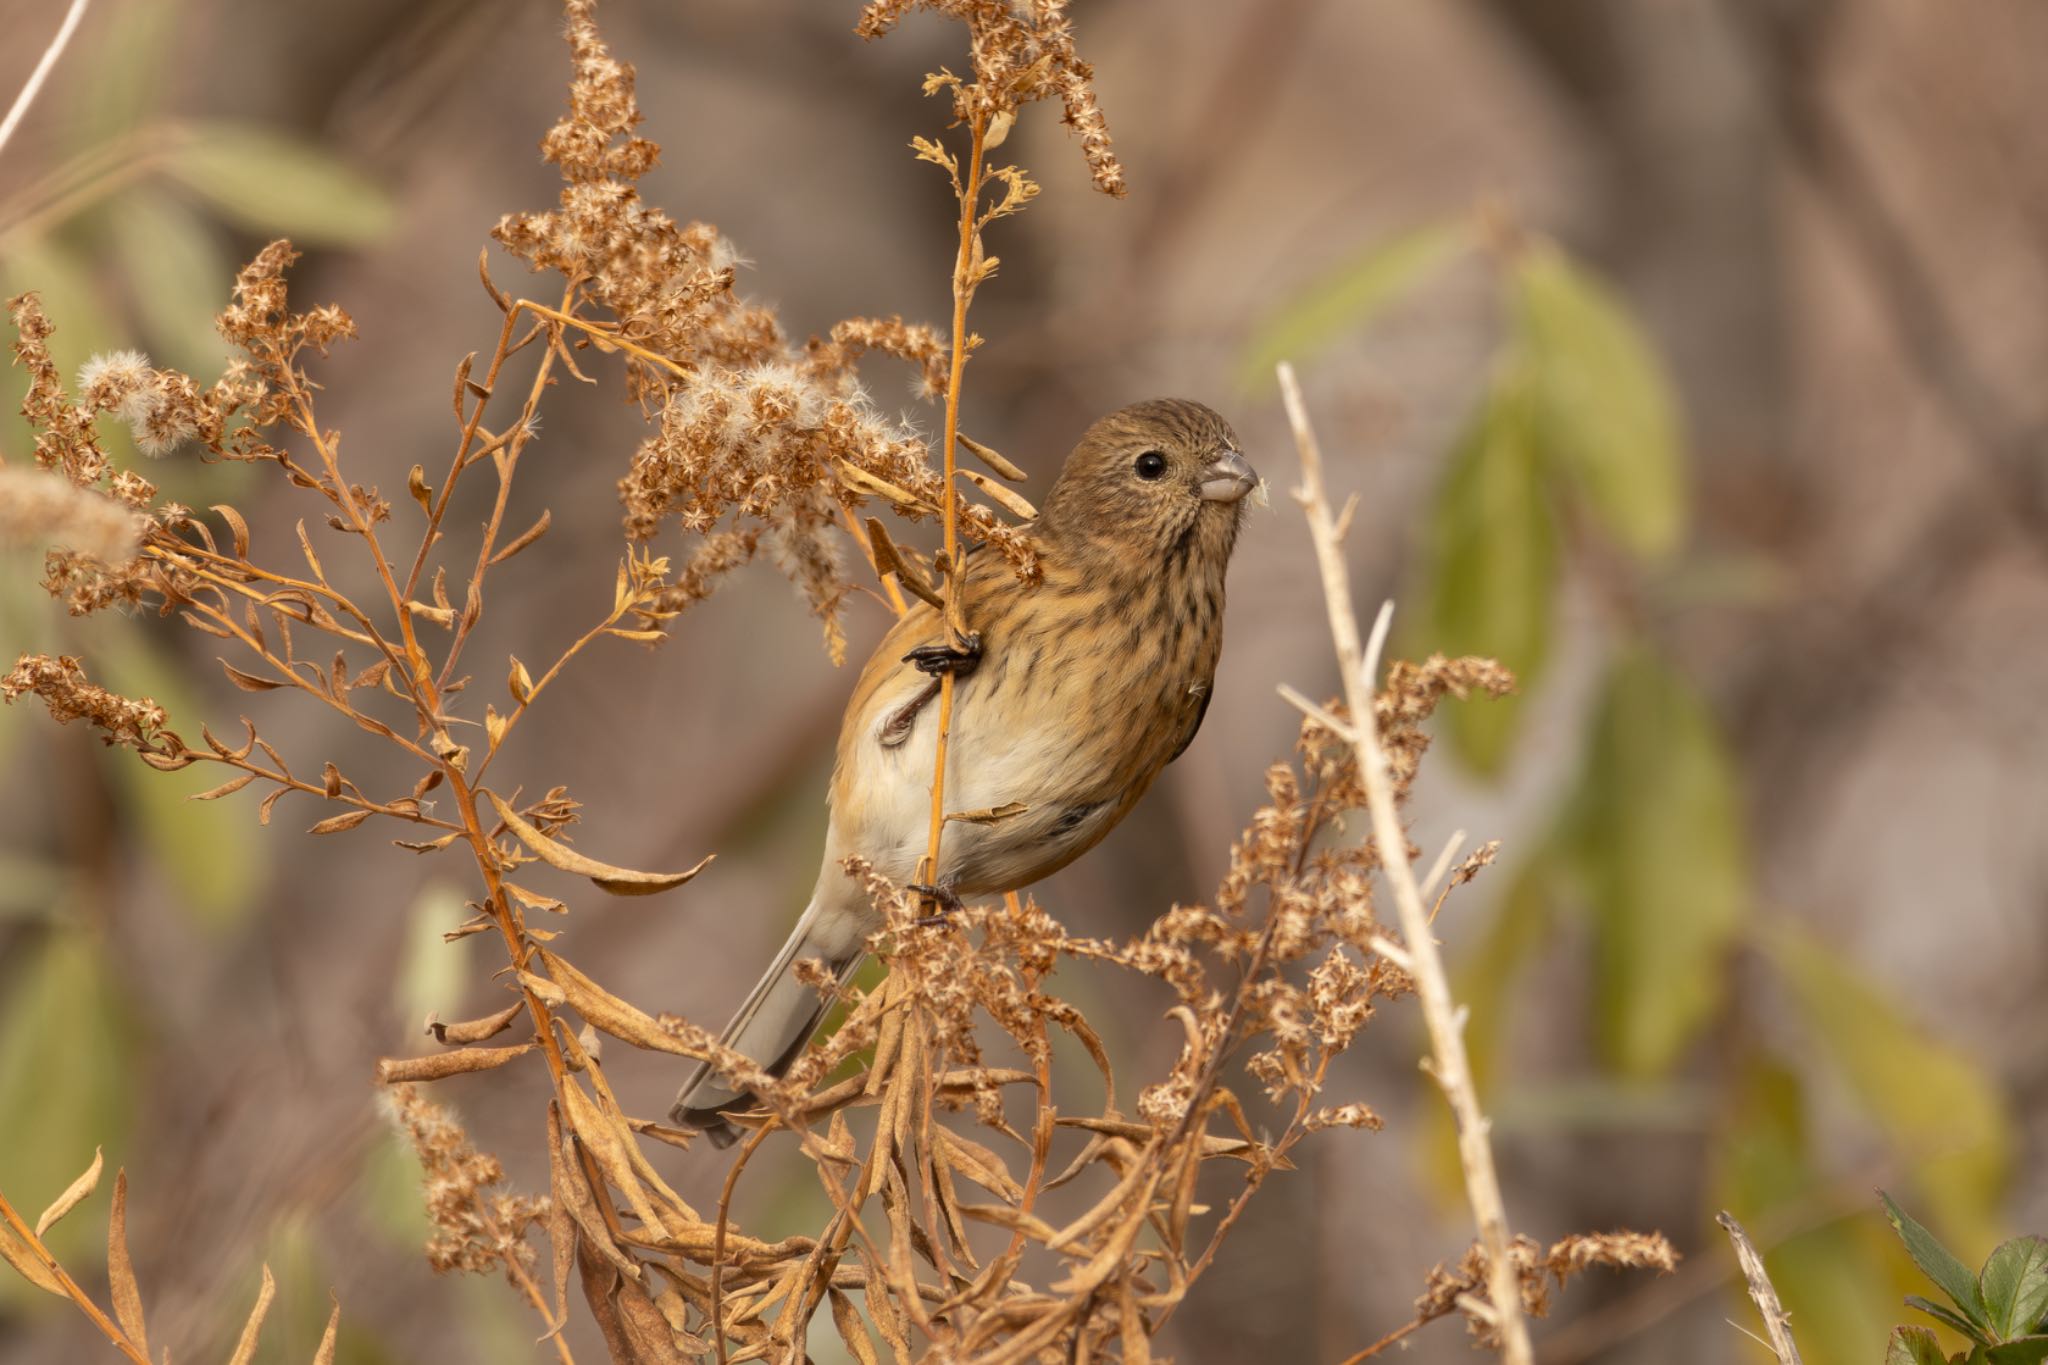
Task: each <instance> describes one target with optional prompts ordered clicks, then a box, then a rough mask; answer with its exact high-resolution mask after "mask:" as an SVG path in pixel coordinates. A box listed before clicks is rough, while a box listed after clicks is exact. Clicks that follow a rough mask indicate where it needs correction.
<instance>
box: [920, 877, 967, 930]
mask: <svg viewBox="0 0 2048 1365" xmlns="http://www.w3.org/2000/svg"><path fill="white" fill-rule="evenodd" d="M907 889H908V890H911V891H915V892H916V893H917V894H918V896H919V897H920V898H921V899H923V900H924V901H926V902H927V903H929V904H931V905H934V906H937V907H938V913H937V914H936V915H919V916H918V917H917V918H916V919H914V920H912V921H911V924H912V925H914V926H915V927H917V928H919V929H931V928H935V927H937V926H939V925H942V924H945V923H947V922H948V921H949V920H950V919H951V918H952V917H953V916H954V915H957V914H959V913H960V911H961V910H963V909H965V908H966V906H965V904H964V902H962V901H961V899H960V897H959V896H958V895H956V894H955V893H954V891H953V888H952V887H950V886H930V885H927V884H925V883H924V882H911V883H910V884H909V886H908V888H907Z"/></svg>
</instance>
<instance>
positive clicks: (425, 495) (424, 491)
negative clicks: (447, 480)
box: [405, 465, 434, 516]
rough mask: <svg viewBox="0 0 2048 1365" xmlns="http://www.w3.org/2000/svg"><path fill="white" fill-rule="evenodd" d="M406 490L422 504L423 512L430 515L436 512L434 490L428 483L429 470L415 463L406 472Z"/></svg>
mask: <svg viewBox="0 0 2048 1365" xmlns="http://www.w3.org/2000/svg"><path fill="white" fill-rule="evenodd" d="M405 491H406V492H408V493H410V494H412V500H413V501H414V502H416V503H418V504H419V505H420V510H421V511H422V512H425V513H426V514H427V515H428V516H432V515H433V514H434V490H433V488H432V486H431V485H429V484H428V483H427V471H426V470H425V469H424V468H422V467H421V466H419V465H414V466H413V467H412V468H411V469H410V470H408V471H407V472H406V476H405Z"/></svg>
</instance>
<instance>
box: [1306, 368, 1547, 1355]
mask: <svg viewBox="0 0 2048 1365" xmlns="http://www.w3.org/2000/svg"><path fill="white" fill-rule="evenodd" d="M1279 374H1280V391H1281V394H1282V396H1283V397H1284V399H1285V400H1286V404H1287V420H1288V422H1289V423H1290V424H1291V425H1292V426H1293V428H1294V441H1295V445H1296V447H1297V448H1298V449H1299V451H1300V453H1301V484H1302V486H1301V488H1300V489H1298V490H1297V491H1296V494H1295V496H1296V498H1297V499H1298V500H1299V501H1300V502H1301V505H1302V508H1303V510H1304V511H1305V512H1306V513H1307V514H1308V526H1309V537H1310V539H1311V540H1312V541H1313V542H1314V544H1315V550H1316V562H1317V564H1318V566H1319V567H1320V569H1321V571H1322V578H1323V598H1324V601H1325V603H1326V604H1327V606H1328V608H1329V616H1330V635H1331V638H1332V639H1333V640H1334V641H1335V643H1336V647H1337V667H1338V671H1339V672H1340V673H1341V674H1342V675H1343V682H1344V700H1345V702H1346V704H1347V705H1348V706H1349V707H1350V710H1351V725H1350V727H1349V730H1350V735H1349V738H1350V740H1351V742H1352V745H1353V747H1354V748H1355V749H1356V750H1357V752H1358V768H1359V772H1360V775H1361V776H1362V777H1363V778H1364V780H1365V791H1366V799H1367V805H1368V807H1369V808H1370V811H1371V814H1372V827H1373V840H1374V842H1375V843H1377V844H1378V845H1379V851H1380V866H1381V869H1382V871H1383V872H1384V873H1385V875H1386V879H1387V884H1388V885H1389V886H1390V887H1391V888H1392V889H1393V892H1394V903H1395V906H1396V907H1397V908H1398V910H1399V912H1400V916H1401V936H1402V938H1403V939H1404V940H1405V942H1406V948H1407V955H1408V963H1407V964H1405V965H1407V966H1408V968H1409V970H1410V972H1411V974H1412V975H1413V976H1414V978H1415V990H1416V994H1417V995H1418V996H1420V997H1421V1000H1422V1013H1423V1019H1424V1020H1425V1022H1426V1023H1427V1024H1428V1026H1429V1039H1430V1047H1431V1050H1432V1052H1433V1054H1434V1064H1433V1065H1432V1066H1431V1068H1430V1069H1431V1071H1432V1074H1434V1076H1435V1077H1436V1081H1437V1084H1438V1085H1440V1086H1441V1087H1443V1092H1444V1097H1445V1098H1446V1099H1447V1100H1448V1101H1449V1102H1450V1106H1451V1112H1452V1114H1453V1115H1454V1116H1455V1117H1456V1119H1457V1124H1458V1159H1459V1163H1460V1164H1461V1165H1462V1166H1463V1167H1464V1171H1465V1195H1466V1198H1467V1200H1468V1201H1469V1202H1470V1203H1471V1205H1472V1214H1473V1217H1474V1219H1475V1220H1476V1222H1477V1223H1478V1227H1479V1240H1480V1243H1481V1244H1482V1245H1483V1246H1484V1247H1485V1248H1486V1257H1487V1289H1488V1295H1489V1297H1490V1299H1491V1301H1492V1302H1491V1307H1492V1309H1493V1314H1494V1326H1495V1328H1496V1330H1497V1331H1498V1332H1499V1334H1500V1340H1501V1348H1502V1354H1503V1355H1504V1356H1505V1357H1506V1359H1507V1361H1508V1365H1530V1362H1531V1361H1532V1360H1533V1359H1534V1356H1533V1353H1532V1351H1531V1348H1530V1345H1529V1328H1528V1323H1527V1322H1526V1321H1525V1319H1524V1318H1523V1316H1522V1291H1521V1279H1520V1276H1519V1275H1518V1274H1517V1273H1516V1270H1515V1264H1514V1262H1513V1260H1512V1259H1511V1257H1510V1247H1511V1246H1512V1245H1513V1238H1512V1237H1511V1236H1510V1235H1509V1232H1508V1219H1507V1209H1506V1207H1505V1206H1504V1205H1503V1204H1502V1202H1501V1194H1500V1179H1499V1177H1498V1176H1497V1175H1496V1174H1495V1172H1494V1167H1493V1148H1492V1145H1491V1144H1490V1143H1489V1141H1488V1140H1487V1129H1488V1123H1487V1120H1486V1116H1485V1114H1484V1113H1483V1112H1481V1110H1480V1108H1479V1096H1478V1094H1477V1093H1476V1092H1475V1091H1474V1089H1473V1086H1472V1071H1471V1067H1470V1065H1469V1063H1468V1062H1467V1061H1466V1058H1465V1038H1464V1016H1463V1012H1462V1011H1460V1010H1459V1009H1458V1008H1457V1006H1456V1005H1455V1004H1454V1003H1453V1002H1452V1000H1451V988H1450V983H1449V981H1448V979H1447V978H1446V977H1445V974H1444V966H1443V958H1442V956H1441V955H1440V954H1439V953H1438V952H1437V947H1436V939H1435V938H1434V937H1433V936H1432V935H1431V932H1430V923H1429V913H1428V911H1427V910H1426V909H1425V908H1424V906H1423V903H1422V893H1421V890H1420V888H1419V887H1417V885H1416V883H1415V869H1414V866H1413V864H1412V863H1411V862H1410V860H1409V857H1408V836H1407V834H1406V833H1405V832H1404V831H1403V830H1402V828H1401V817H1400V814H1399V812H1398V811H1397V810H1396V809H1395V805H1394V786H1393V779H1392V777H1391V775H1390V774H1389V772H1388V770H1387V758H1386V754H1385V752H1384V751H1383V750H1382V749H1381V748H1380V742H1379V726H1378V723H1377V719H1376V716H1375V712H1374V707H1373V685H1372V675H1373V674H1374V673H1376V672H1377V671H1378V667H1379V655H1380V650H1381V648H1382V647H1383V646H1384V644H1385V643H1386V633H1387V625H1388V622H1389V621H1390V620H1391V619H1392V617H1393V608H1394V604H1393V603H1392V602H1388V603H1387V604H1386V605H1385V606H1384V607H1382V608H1381V609H1380V614H1379V618H1378V620H1377V621H1375V622H1374V624H1373V632H1372V641H1371V645H1370V647H1369V648H1367V649H1364V650H1361V648H1360V646H1359V640H1358V617H1357V614H1356V612H1355V611H1354V610H1353V608H1352V605H1351V586H1350V582H1349V579H1348V577H1347V573H1346V569H1345V565H1344V551H1343V544H1342V538H1341V536H1340V534H1339V532H1338V529H1337V519H1336V516H1335V514H1334V513H1333V512H1332V510H1331V508H1330V500H1329V495H1328V492H1327V491H1326V490H1325V488H1324V486H1323V457H1322V451H1321V449H1320V448H1319V447H1318V446H1317V444H1316V437H1315V432H1314V430H1313V429H1312V428H1311V427H1310V426H1309V420H1308V410H1307V408H1306V406H1305V405H1304V404H1303V402H1302V398H1301V387H1300V385H1299V384H1297V383H1296V382H1295V378H1294V369H1293V367H1292V366H1291V365H1288V364H1286V363H1284V362H1283V363H1282V364H1281V365H1280V367H1279Z"/></svg>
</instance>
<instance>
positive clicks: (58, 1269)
mask: <svg viewBox="0 0 2048 1365" xmlns="http://www.w3.org/2000/svg"><path fill="white" fill-rule="evenodd" d="M0 1218H4V1219H6V1220H7V1225H8V1226H9V1227H11V1228H13V1229H14V1233H15V1235H16V1236H17V1237H19V1238H20V1239H21V1240H22V1242H23V1244H25V1245H26V1246H27V1247H28V1249H29V1250H30V1251H33V1252H34V1253H35V1254H36V1259H38V1260H40V1261H41V1262H42V1263H43V1268H44V1269H45V1270H48V1271H49V1272H50V1273H51V1274H52V1275H54V1276H56V1278H57V1283H58V1284H61V1285H63V1286H64V1292H65V1293H66V1294H69V1295H70V1296H71V1301H72V1302H73V1303H75V1304H77V1305H78V1307H79V1309H80V1311H82V1312H83V1313H84V1314H85V1315H86V1316H87V1317H89V1318H91V1319H92V1323H93V1326H95V1327H97V1328H99V1329H100V1331H101V1332H103V1333H105V1334H106V1338H107V1340H108V1341H111V1342H113V1343H114V1346H115V1348H116V1349H117V1350H119V1351H120V1352H121V1354H122V1355H124V1356H127V1357H128V1358H129V1359H130V1360H132V1361H134V1362H135V1365H150V1360H149V1357H148V1356H147V1355H145V1354H143V1352H142V1350H141V1349H140V1348H139V1347H137V1346H136V1345H135V1343H134V1342H132V1341H130V1340H128V1334H127V1333H126V1332H123V1331H122V1330H121V1329H120V1328H119V1327H116V1326H115V1325H114V1321H113V1319H112V1318H109V1317H108V1316H107V1315H106V1314H105V1313H103V1312H101V1311H100V1306H99V1305H98V1304H96V1303H94V1302H93V1301H92V1300H91V1299H90V1298H88V1297H87V1296H86V1292H85V1291H84V1290H83V1289H80V1288H79V1287H78V1281H76V1280H74V1279H72V1278H71V1273H70V1272H69V1271H67V1270H65V1269H64V1267H63V1266H62V1265H60V1264H58V1262H57V1258H56V1257H55V1256H52V1255H51V1254H50V1249H49V1248H48V1247H46V1246H44V1245H43V1239H42V1238H40V1237H38V1236H36V1234H35V1230H34V1229H33V1228H31V1227H29V1225H28V1224H27V1223H26V1222H25V1221H24V1220H23V1219H22V1216H21V1215H20V1214H19V1213H17V1212H16V1211H15V1208H14V1205H12V1204H10V1203H8V1202H7V1196H6V1195H5V1194H0Z"/></svg>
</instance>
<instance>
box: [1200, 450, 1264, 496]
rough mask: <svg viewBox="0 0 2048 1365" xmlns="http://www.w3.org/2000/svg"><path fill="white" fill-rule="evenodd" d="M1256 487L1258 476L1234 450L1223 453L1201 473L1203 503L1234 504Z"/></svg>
mask: <svg viewBox="0 0 2048 1365" xmlns="http://www.w3.org/2000/svg"><path fill="white" fill-rule="evenodd" d="M1258 486H1259V476H1258V474H1257V473H1256V472H1254V471H1253V469H1252V467H1251V464H1250V463H1249V462H1248V461H1247V460H1246V459H1245V457H1244V456H1242V455H1240V454H1238V453H1237V452H1236V451H1234V450H1226V451H1224V452H1223V453H1222V454H1221V455H1219V456H1217V457H1216V459H1215V461H1214V462H1213V463H1212V464H1210V466H1209V467H1208V468H1207V469H1205V470H1203V471H1202V501H1203V502H1236V501H1237V500H1238V499H1239V498H1241V497H1243V496H1244V495H1245V494H1247V493H1249V492H1251V491H1252V490H1253V489H1254V488H1257V487H1258Z"/></svg>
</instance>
